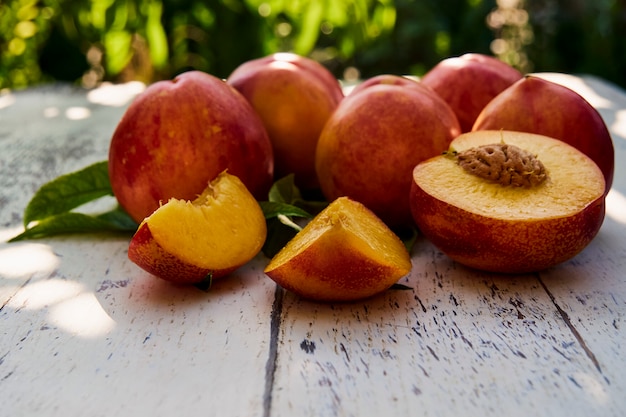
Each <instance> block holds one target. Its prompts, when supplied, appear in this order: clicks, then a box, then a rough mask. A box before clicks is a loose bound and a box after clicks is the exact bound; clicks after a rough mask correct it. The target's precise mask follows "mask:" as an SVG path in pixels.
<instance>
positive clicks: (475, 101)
mask: <svg viewBox="0 0 626 417" xmlns="http://www.w3.org/2000/svg"><path fill="white" fill-rule="evenodd" d="M520 78H522V73H521V72H519V71H518V70H517V69H515V68H513V67H512V66H510V65H509V64H507V63H505V62H503V61H500V60H499V59H497V58H495V57H492V56H489V55H483V54H477V53H468V54H464V55H461V56H458V57H451V58H446V59H444V60H442V61H440V62H439V63H438V64H437V65H435V66H434V67H433V68H432V69H431V70H430V71H428V72H427V73H426V74H425V75H424V76H423V77H422V82H423V83H424V85H427V86H428V87H430V88H432V89H433V90H435V92H437V94H439V95H440V96H441V97H442V98H443V99H444V100H445V101H446V102H447V103H448V104H449V105H450V107H451V108H452V110H454V113H455V114H456V116H457V118H458V119H459V123H460V124H461V130H462V131H463V132H469V131H470V130H471V129H472V126H473V125H474V121H475V120H476V117H478V114H479V113H480V112H481V110H482V109H483V108H484V107H485V106H486V105H487V103H489V102H490V101H491V100H492V99H493V98H494V97H495V96H497V95H498V94H499V93H501V92H502V91H503V90H505V89H506V88H507V87H509V86H510V85H512V84H513V83H515V82H516V81H517V80H519V79H520Z"/></svg>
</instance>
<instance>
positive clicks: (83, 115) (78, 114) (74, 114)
mask: <svg viewBox="0 0 626 417" xmlns="http://www.w3.org/2000/svg"><path fill="white" fill-rule="evenodd" d="M65 117H67V118H68V119H70V120H83V119H88V118H89V117H91V110H89V109H88V108H87V107H68V108H67V110H65Z"/></svg>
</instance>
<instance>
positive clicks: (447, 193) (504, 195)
mask: <svg viewBox="0 0 626 417" xmlns="http://www.w3.org/2000/svg"><path fill="white" fill-rule="evenodd" d="M604 187H605V181H604V176H603V174H602V171H600V169H599V168H598V166H597V165H596V164H595V163H594V162H593V161H592V160H591V159H589V157H587V156H586V155H585V154H583V153H582V152H580V151H578V150H577V149H576V148H574V147H572V146H570V145H568V144H566V143H565V142H562V141H560V140H557V139H553V138H550V137H547V136H542V135H536V134H531V133H521V132H511V131H478V132H472V133H466V134H463V135H460V136H458V137H457V138H456V139H455V140H453V141H452V143H451V145H450V151H449V152H447V154H445V155H440V156H437V157H434V158H432V159H429V160H427V161H424V162H422V163H420V164H419V165H417V166H416V167H415V169H414V171H413V184H412V189H411V197H410V201H411V210H412V214H413V218H414V219H415V221H416V223H417V226H418V227H419V229H420V230H421V232H422V233H423V234H424V235H425V236H426V237H427V238H428V239H429V240H430V241H431V242H432V243H433V244H434V245H435V246H437V247H438V248H439V249H440V250H441V251H442V252H443V253H445V254H447V255H448V256H449V257H450V258H452V259H454V260H456V261H457V262H459V263H461V264H464V265H467V266H470V267H472V268H477V269H481V270H487V271H494V272H504V273H523V272H531V271H539V270H542V269H546V268H549V267H552V266H554V265H557V264H559V263H561V262H564V261H566V260H568V259H570V258H572V257H574V256H575V255H576V254H578V253H579V252H580V251H582V250H583V249H584V248H585V247H586V246H587V245H588V244H589V243H590V242H591V241H592V239H593V238H594V237H595V236H596V234H597V233H598V231H599V229H600V226H601V225H602V222H603V220H604V213H605V204H604Z"/></svg>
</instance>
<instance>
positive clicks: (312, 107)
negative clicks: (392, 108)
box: [226, 53, 343, 189]
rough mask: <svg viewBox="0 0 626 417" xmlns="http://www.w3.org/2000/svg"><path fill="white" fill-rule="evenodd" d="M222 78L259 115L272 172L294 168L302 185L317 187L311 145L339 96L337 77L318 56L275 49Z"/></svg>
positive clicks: (282, 172)
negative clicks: (270, 150)
mask: <svg viewBox="0 0 626 417" xmlns="http://www.w3.org/2000/svg"><path fill="white" fill-rule="evenodd" d="M226 81H227V82H228V83H229V84H230V85H232V86H233V87H235V88H236V89H237V90H238V91H239V92H241V94H243V95H244V96H245V97H246V98H247V99H248V101H249V102H250V103H251V104H252V107H253V108H254V109H255V110H256V112H257V113H258V114H259V116H260V117H261V120H262V121H263V124H264V125H265V127H266V129H267V131H268V134H269V137H270V140H271V142H272V146H273V150H274V163H275V168H274V169H275V178H282V177H284V176H286V175H288V174H294V176H295V181H296V184H297V185H298V187H300V188H301V189H317V188H318V187H319V185H318V181H317V176H316V174H315V146H316V144H317V140H318V138H319V135H320V132H321V130H322V127H323V126H324V124H325V123H326V121H327V120H328V118H329V117H330V115H331V113H332V112H333V111H334V110H335V108H336V107H337V105H338V104H339V102H340V101H341V99H342V98H343V92H342V89H341V85H340V84H339V82H338V81H337V79H336V78H335V77H334V76H333V75H332V74H331V73H330V71H328V70H327V69H326V68H325V67H324V66H322V65H321V64H319V63H318V62H317V61H314V60H312V59H310V58H306V57H303V56H299V55H296V54H291V53H278V54H272V55H270V56H266V57H263V58H258V59H253V60H250V61H247V62H245V63H243V64H241V65H240V66H239V67H237V68H236V69H235V70H234V71H233V72H232V73H231V74H230V75H229V77H228V79H227V80H226Z"/></svg>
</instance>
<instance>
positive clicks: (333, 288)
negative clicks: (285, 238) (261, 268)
mask: <svg viewBox="0 0 626 417" xmlns="http://www.w3.org/2000/svg"><path fill="white" fill-rule="evenodd" d="M410 270H411V258H410V256H409V253H408V251H407V249H406V248H405V246H404V244H403V243H402V241H401V240H400V239H399V238H398V237H397V236H396V235H395V234H394V233H393V232H392V231H391V230H390V229H389V228H388V227H387V226H386V225H385V223H384V222H383V221H382V220H380V219H379V218H378V217H377V216H376V215H375V214H374V213H373V212H372V211H370V210H369V209H368V208H366V207H365V206H364V205H363V204H361V203H359V202H357V201H354V200H351V199H350V198H349V197H339V198H337V199H336V200H334V201H333V202H331V203H330V204H329V205H328V206H327V207H326V208H325V209H324V210H323V211H321V212H320V213H319V214H318V215H317V216H316V217H315V218H313V219H312V220H311V221H310V222H309V223H308V224H307V225H306V226H305V227H304V228H303V229H302V231H300V232H299V233H298V234H297V235H296V236H295V237H294V238H293V239H292V240H290V241H289V242H288V243H287V245H286V246H285V247H284V248H283V249H282V250H281V251H280V252H279V253H278V254H276V256H274V258H273V259H272V260H271V262H270V263H269V264H268V265H267V267H266V268H265V273H266V274H267V275H268V276H269V277H270V278H271V279H273V280H274V281H275V282H277V283H278V284H279V285H281V286H282V287H283V288H285V289H287V290H289V291H292V292H294V293H295V294H297V295H299V296H301V297H303V298H308V299H311V300H316V301H353V300H358V299H362V298H367V297H370V296H373V295H375V294H378V293H380V292H382V291H384V290H386V289H388V288H389V287H391V286H392V285H393V284H394V283H395V282H396V281H398V279H400V278H401V277H403V276H404V275H406V274H408V273H409V272H410Z"/></svg>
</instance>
